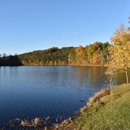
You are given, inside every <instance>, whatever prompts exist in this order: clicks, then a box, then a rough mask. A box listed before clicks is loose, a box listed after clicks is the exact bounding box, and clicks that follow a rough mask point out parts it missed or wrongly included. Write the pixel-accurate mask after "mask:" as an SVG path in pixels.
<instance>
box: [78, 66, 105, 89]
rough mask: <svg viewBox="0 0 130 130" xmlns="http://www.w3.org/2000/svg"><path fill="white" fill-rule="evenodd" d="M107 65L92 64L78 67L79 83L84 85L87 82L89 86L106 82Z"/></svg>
mask: <svg viewBox="0 0 130 130" xmlns="http://www.w3.org/2000/svg"><path fill="white" fill-rule="evenodd" d="M105 69H106V68H105V67H98V66H90V67H77V80H78V83H79V84H81V85H83V84H87V86H89V87H96V86H97V87H98V86H100V85H101V84H104V83H105V78H106V76H105V73H104V72H105Z"/></svg>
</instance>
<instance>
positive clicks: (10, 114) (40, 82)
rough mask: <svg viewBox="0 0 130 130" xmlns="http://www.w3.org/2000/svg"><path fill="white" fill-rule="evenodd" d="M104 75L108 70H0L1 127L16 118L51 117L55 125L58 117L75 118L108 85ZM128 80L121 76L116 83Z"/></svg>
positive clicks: (101, 68) (31, 68)
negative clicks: (78, 111) (91, 98)
mask: <svg viewBox="0 0 130 130" xmlns="http://www.w3.org/2000/svg"><path fill="white" fill-rule="evenodd" d="M104 71H105V68H104V67H71V66H40V67H39V66H35V67H25V66H24V67H23V66H22V67H0V125H2V124H3V123H4V122H5V123H6V122H9V121H10V120H13V119H16V118H21V119H33V118H36V117H39V118H45V117H47V116H50V117H51V118H52V122H55V120H53V119H55V118H56V117H57V116H58V115H60V116H63V117H65V118H68V117H70V116H74V115H75V113H74V112H75V111H77V110H79V109H80V108H81V107H83V106H84V105H85V104H86V102H87V100H88V98H89V97H91V96H93V95H94V94H95V93H96V92H97V91H99V90H100V89H102V88H104V87H106V86H107V85H108V82H107V78H106V76H105V74H104ZM123 77H124V76H123ZM124 80H125V78H122V76H118V78H117V80H115V83H116V84H121V83H122V82H124ZM82 98H83V99H84V100H85V101H84V102H80V99H82Z"/></svg>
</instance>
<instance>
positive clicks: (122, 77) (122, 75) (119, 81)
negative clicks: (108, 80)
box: [115, 72, 130, 84]
mask: <svg viewBox="0 0 130 130" xmlns="http://www.w3.org/2000/svg"><path fill="white" fill-rule="evenodd" d="M128 77H130V72H128ZM129 81H130V78H129ZM122 83H126V76H125V73H124V72H123V73H119V74H117V76H116V78H115V84H122Z"/></svg>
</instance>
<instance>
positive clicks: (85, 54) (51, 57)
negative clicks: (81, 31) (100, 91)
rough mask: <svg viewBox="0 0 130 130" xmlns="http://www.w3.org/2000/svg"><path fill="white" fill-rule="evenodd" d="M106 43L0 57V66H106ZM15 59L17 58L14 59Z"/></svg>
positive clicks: (55, 48) (107, 44)
mask: <svg viewBox="0 0 130 130" xmlns="http://www.w3.org/2000/svg"><path fill="white" fill-rule="evenodd" d="M109 46H110V44H109V43H108V42H106V43H101V42H95V43H93V44H90V45H88V46H86V47H82V46H79V47H63V48H61V49H59V48H57V47H53V48H49V49H47V50H37V51H33V52H28V53H24V54H20V55H15V56H11V55H10V56H6V54H4V55H3V56H2V57H0V66H7V65H8V66H9V65H10V66H13V65H14V66H15V65H25V66H26V65H44V66H48V65H106V64H107V62H108V56H109V53H108V47H109ZM16 57H17V58H16Z"/></svg>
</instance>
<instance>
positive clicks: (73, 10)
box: [0, 0, 130, 55]
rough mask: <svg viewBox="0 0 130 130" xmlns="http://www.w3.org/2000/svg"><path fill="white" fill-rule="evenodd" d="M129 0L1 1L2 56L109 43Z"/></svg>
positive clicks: (129, 13)
mask: <svg viewBox="0 0 130 130" xmlns="http://www.w3.org/2000/svg"><path fill="white" fill-rule="evenodd" d="M129 16H130V0H0V54H3V53H6V54H7V55H10V54H12V55H14V54H15V53H17V54H21V53H25V52H30V51H34V50H44V49H48V48H50V47H59V48H61V47H68V46H74V47H77V46H79V45H82V46H86V45H89V44H92V43H94V42H96V41H99V42H106V41H108V42H109V41H110V37H111V36H112V35H113V33H114V32H115V30H116V29H118V28H119V26H120V24H124V25H125V26H126V27H128V26H130V24H128V17H129Z"/></svg>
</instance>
